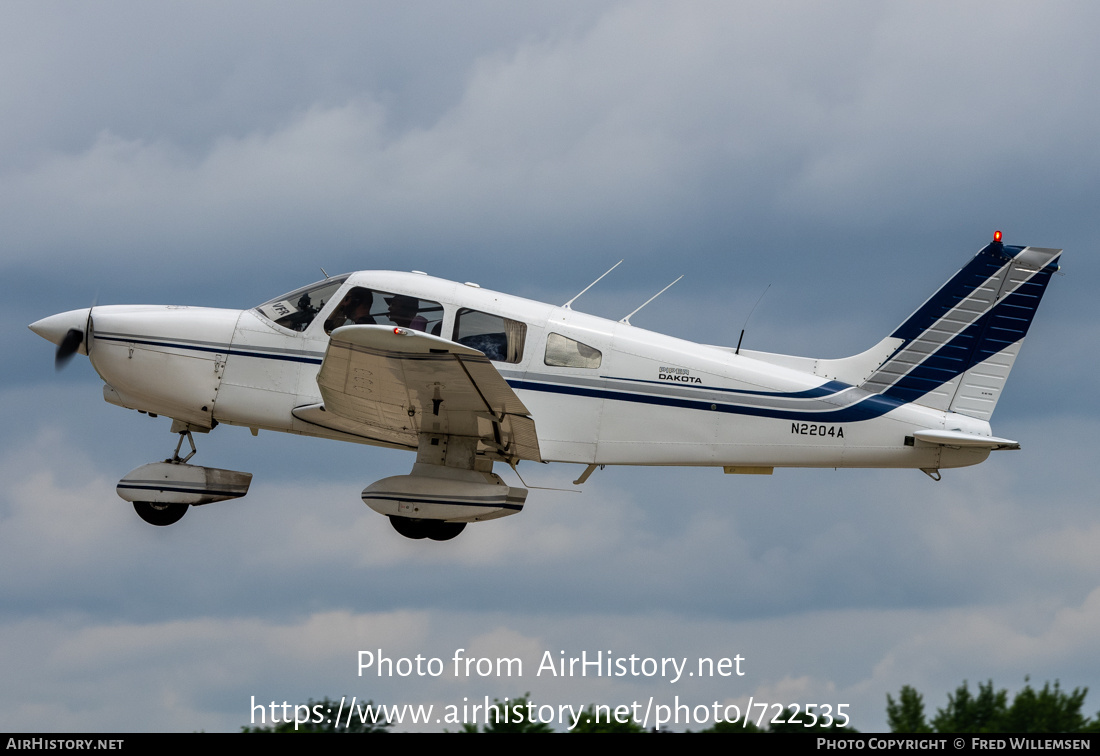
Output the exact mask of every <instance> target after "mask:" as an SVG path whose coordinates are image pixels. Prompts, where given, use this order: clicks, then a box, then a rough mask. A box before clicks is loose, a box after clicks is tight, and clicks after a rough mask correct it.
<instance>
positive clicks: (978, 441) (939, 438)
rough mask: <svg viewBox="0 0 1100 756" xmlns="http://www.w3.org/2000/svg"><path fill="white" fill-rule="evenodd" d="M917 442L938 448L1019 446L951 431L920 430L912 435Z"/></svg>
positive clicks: (1007, 440) (1012, 447) (992, 437)
mask: <svg viewBox="0 0 1100 756" xmlns="http://www.w3.org/2000/svg"><path fill="white" fill-rule="evenodd" d="M913 438H915V439H917V440H918V441H925V442H927V443H930V444H939V445H940V446H957V447H965V448H968V449H993V450H996V449H1019V448H1020V444H1019V443H1018V442H1016V441H1011V440H1009V439H1007V438H997V437H996V436H979V435H978V434H976V433H964V432H962V431H953V430H920V431H917V432H916V433H914V434H913Z"/></svg>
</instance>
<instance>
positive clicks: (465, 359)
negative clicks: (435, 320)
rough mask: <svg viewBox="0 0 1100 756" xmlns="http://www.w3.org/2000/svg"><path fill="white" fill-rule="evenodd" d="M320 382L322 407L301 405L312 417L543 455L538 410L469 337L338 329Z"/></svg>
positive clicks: (360, 428)
mask: <svg viewBox="0 0 1100 756" xmlns="http://www.w3.org/2000/svg"><path fill="white" fill-rule="evenodd" d="M317 385H318V386H319V387H320V389H321V397H322V398H323V399H324V404H323V406H321V405H314V406H312V407H303V408H300V410H301V411H303V412H304V413H305V416H303V414H300V411H299V410H295V414H296V415H298V416H299V417H302V418H303V419H308V420H310V421H311V422H320V424H323V425H327V426H329V427H333V428H336V429H338V430H344V431H347V432H350V433H354V434H356V435H359V436H363V437H366V438H371V439H374V440H377V441H379V442H381V443H384V444H387V445H393V446H404V447H411V448H413V449H415V448H416V447H417V443H418V435H419V434H420V433H439V434H448V435H453V436H467V437H474V438H477V439H478V451H479V452H482V453H484V454H486V455H488V456H489V457H491V458H493V459H499V460H504V461H516V460H521V459H529V460H535V461H539V462H541V461H542V458H541V457H540V455H539V445H538V438H537V437H536V435H535V423H534V421H533V420H532V419H531V413H530V412H528V410H527V408H526V407H525V406H523V402H521V401H520V399H519V397H518V396H516V393H515V392H514V391H513V390H512V387H511V386H509V385H508V384H507V382H505V380H504V378H502V377H501V375H500V373H498V372H497V370H496V368H495V367H493V365H492V363H490V362H489V359H488V358H487V357H486V356H485V355H484V354H482V353H481V352H479V351H477V350H476V349H470V348H469V347H466V346H463V345H462V344H458V343H455V342H453V341H448V340H446V339H442V338H440V337H438V336H431V335H429V334H426V333H421V332H419V331H414V330H410V329H405V328H394V327H392V326H379V325H351V326H344V327H342V328H337V329H336V330H335V331H333V332H332V338H331V339H330V341H329V346H328V350H327V351H326V352H325V359H324V362H323V363H322V364H321V370H320V372H318V374H317ZM322 420H323V422H321V421H322Z"/></svg>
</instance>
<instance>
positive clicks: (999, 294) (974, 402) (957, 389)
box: [861, 232, 1062, 420]
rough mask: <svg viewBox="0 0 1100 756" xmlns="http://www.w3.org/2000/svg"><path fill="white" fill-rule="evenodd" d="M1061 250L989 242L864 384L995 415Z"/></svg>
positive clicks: (899, 333) (903, 328) (914, 319)
mask: <svg viewBox="0 0 1100 756" xmlns="http://www.w3.org/2000/svg"><path fill="white" fill-rule="evenodd" d="M999 235H1000V234H999V232H998V237H999ZM1061 253H1062V250H1060V249H1046V248H1043V247H1018V246H1008V245H1005V244H1002V243H1001V242H1000V241H994V242H992V243H991V244H989V245H988V246H986V247H985V248H984V249H982V250H981V251H980V252H979V253H978V254H977V255H975V257H974V258H973V259H972V260H971V261H970V262H968V263H967V264H966V265H965V266H963V268H962V270H960V271H959V272H958V273H956V274H955V275H954V276H953V277H952V278H951V279H950V280H949V281H948V282H947V283H945V284H944V285H943V286H942V287H940V289H939V290H938V291H937V292H936V293H935V294H933V295H932V296H931V297H930V298H929V299H928V301H926V302H925V303H924V304H923V305H921V306H920V307H919V308H917V311H916V312H914V313H913V314H912V315H910V316H909V318H907V319H906V320H905V322H904V323H902V324H901V325H900V326H898V328H897V329H896V330H895V331H894V332H893V333H892V334H890V337H891V338H893V339H900V340H901V343H900V344H899V345H898V346H897V348H896V349H895V350H894V351H893V353H892V354H891V355H890V356H889V357H887V358H886V360H885V361H884V362H883V363H882V364H881V365H880V366H879V367H878V368H877V369H876V370H875V371H874V372H873V373H872V374H871V375H870V376H869V377H868V378H867V380H866V381H864V382H863V384H862V386H861V387H862V388H864V389H867V390H868V391H873V392H875V393H877V394H882V395H884V396H889V397H891V398H895V399H899V400H901V401H904V402H916V403H918V404H922V405H925V406H928V407H932V408H934V409H939V410H950V411H953V412H959V413H961V414H965V415H969V416H971V417H976V418H978V419H981V420H988V419H989V418H990V416H991V415H992V414H993V410H994V409H995V408H996V406H997V400H998V399H999V398H1000V395H1001V391H1002V390H1003V388H1004V385H1005V382H1006V381H1007V379H1008V374H1009V371H1011V369H1012V365H1013V363H1014V362H1015V360H1016V355H1017V354H1018V353H1019V351H1020V345H1021V344H1022V343H1023V340H1024V337H1025V336H1026V335H1027V331H1028V328H1029V327H1030V326H1031V321H1032V318H1033V317H1034V316H1035V311H1036V310H1037V309H1038V307H1039V302H1040V301H1041V300H1042V297H1043V293H1044V292H1045V290H1046V287H1047V284H1048V283H1049V282H1050V277H1051V276H1052V275H1053V274H1054V273H1055V272H1056V271H1057V270H1058V262H1059V259H1060V255H1061Z"/></svg>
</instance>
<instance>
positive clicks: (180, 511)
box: [134, 501, 190, 527]
mask: <svg viewBox="0 0 1100 756" xmlns="http://www.w3.org/2000/svg"><path fill="white" fill-rule="evenodd" d="M189 506H190V505H189V504H154V503H153V502H151V501H135V502H134V511H135V512H137V513H138V517H140V518H141V519H143V520H145V521H146V522H147V523H149V524H150V525H157V526H160V527H163V526H165V525H172V524H173V523H177V522H179V521H180V519H182V518H183V516H184V515H185V514H187V508H188V507H189Z"/></svg>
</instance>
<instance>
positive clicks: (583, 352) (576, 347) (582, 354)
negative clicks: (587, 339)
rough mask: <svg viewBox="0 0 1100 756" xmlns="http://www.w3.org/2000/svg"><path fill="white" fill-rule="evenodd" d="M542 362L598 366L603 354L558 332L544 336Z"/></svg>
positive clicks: (558, 365) (585, 366) (561, 365)
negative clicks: (544, 350) (544, 343)
mask: <svg viewBox="0 0 1100 756" xmlns="http://www.w3.org/2000/svg"><path fill="white" fill-rule="evenodd" d="M543 362H545V363H546V364H547V365H550V366H551V367H575V368H598V367H599V366H600V363H601V362H603V354H602V353H601V352H600V350H599V349H593V348H592V347H590V346H588V345H587V344H582V343H581V342H579V341H574V340H573V339H571V338H569V337H568V336H562V335H561V334H560V333H551V334H550V335H549V336H547V337H546V355H545V356H544V357H543Z"/></svg>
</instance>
